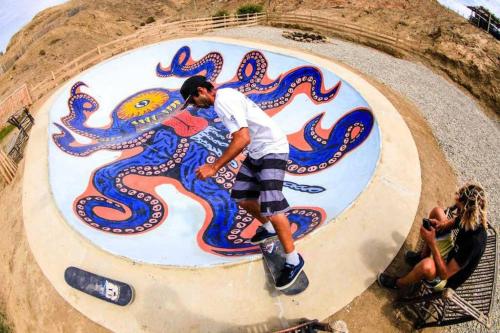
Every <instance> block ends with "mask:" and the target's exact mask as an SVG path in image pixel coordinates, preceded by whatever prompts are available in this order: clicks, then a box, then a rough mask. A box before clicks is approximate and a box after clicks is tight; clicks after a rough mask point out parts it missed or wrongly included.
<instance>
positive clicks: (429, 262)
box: [420, 258, 436, 280]
mask: <svg viewBox="0 0 500 333" xmlns="http://www.w3.org/2000/svg"><path fill="white" fill-rule="evenodd" d="M420 269H421V270H422V273H423V275H424V277H425V278H426V279H428V280H432V279H434V278H435V277H436V264H435V263H434V260H433V259H432V258H425V259H423V260H422V261H421V262H420Z"/></svg>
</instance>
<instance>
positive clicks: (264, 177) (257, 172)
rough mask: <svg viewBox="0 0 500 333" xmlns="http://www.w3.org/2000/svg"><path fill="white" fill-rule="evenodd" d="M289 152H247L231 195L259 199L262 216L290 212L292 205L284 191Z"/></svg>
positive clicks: (239, 198) (240, 199)
mask: <svg viewBox="0 0 500 333" xmlns="http://www.w3.org/2000/svg"><path fill="white" fill-rule="evenodd" d="M287 161H288V154H267V155H265V156H263V157H261V158H259V159H253V158H251V157H250V156H247V158H246V159H245V161H243V164H242V165H241V168H240V171H239V172H238V175H236V181H235V183H234V185H233V188H232V190H231V198H233V199H234V200H235V201H236V202H239V201H242V200H259V201H260V212H261V214H262V216H272V215H276V214H280V213H284V212H286V211H287V210H288V209H289V208H290V206H289V205H288V202H287V201H286V199H285V196H284V195H283V192H281V190H282V189H283V179H284V178H285V168H286V164H287Z"/></svg>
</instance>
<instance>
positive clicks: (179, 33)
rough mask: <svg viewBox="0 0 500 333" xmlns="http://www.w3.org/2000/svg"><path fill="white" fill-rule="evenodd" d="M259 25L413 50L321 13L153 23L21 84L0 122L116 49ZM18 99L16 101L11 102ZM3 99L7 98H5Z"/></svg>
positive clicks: (1, 113)
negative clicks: (309, 30)
mask: <svg viewBox="0 0 500 333" xmlns="http://www.w3.org/2000/svg"><path fill="white" fill-rule="evenodd" d="M258 24H262V25H284V26H290V27H297V28H304V27H306V28H309V29H314V30H316V31H320V32H323V33H325V34H327V35H332V34H333V35H340V36H345V37H346V38H347V37H351V39H352V37H356V38H363V39H366V40H367V41H370V42H372V43H378V44H382V45H385V46H388V47H390V48H392V49H396V50H398V51H400V52H405V53H408V52H415V51H416V49H415V45H416V43H415V42H414V41H412V40H408V39H404V40H403V39H401V38H399V36H398V35H397V34H388V33H384V32H381V31H376V30H374V29H369V28H366V27H362V26H358V25H355V24H352V23H349V22H346V21H339V20H332V19H331V18H328V17H324V16H321V15H295V14H284V13H280V14H277V13H261V14H251V15H248V14H247V15H239V16H224V17H205V18H198V19H192V20H182V21H177V22H171V23H166V24H156V25H151V26H147V27H144V28H141V29H140V30H138V31H137V32H135V33H134V34H131V35H128V36H125V37H123V38H120V39H117V40H114V41H112V42H109V43H106V44H102V45H99V46H97V47H96V48H94V49H91V50H89V51H88V52H86V53H84V54H82V55H80V56H79V57H77V58H75V59H73V60H72V61H71V62H69V63H67V64H65V65H64V66H62V67H60V68H59V69H57V70H54V71H51V73H50V75H49V76H48V77H46V78H45V79H43V80H41V81H39V82H38V83H37V84H36V85H35V86H32V87H31V88H30V89H28V88H27V87H26V86H23V87H21V88H20V89H18V90H17V91H16V92H14V93H13V94H11V95H10V96H9V97H7V98H6V99H4V101H2V102H1V103H0V126H1V125H2V124H4V123H5V121H4V120H3V118H5V119H6V117H7V118H8V117H9V116H10V115H11V114H13V113H14V112H15V111H16V110H12V108H11V107H8V108H7V107H5V105H4V104H5V103H8V104H9V105H15V106H16V107H17V109H19V108H21V107H23V106H25V105H29V104H31V103H32V102H35V101H37V100H38V99H40V98H41V97H42V96H44V95H45V94H46V93H47V92H49V91H51V90H52V89H54V88H55V87H57V86H58V85H59V84H61V83H62V82H64V81H67V80H68V79H69V78H71V77H73V76H75V75H76V74H78V73H80V72H81V71H83V70H85V69H87V68H89V67H91V66H93V65H95V64H98V63H100V62H101V61H103V60H105V59H108V58H110V57H112V56H114V55H117V54H119V53H122V52H125V51H128V50H131V49H134V48H137V47H140V46H143V45H147V44H151V43H155V42H159V41H162V40H168V39H172V38H177V37H185V36H193V35H196V34H199V33H201V32H207V31H211V30H215V29H222V28H229V27H236V26H239V27H243V26H255V25H258ZM22 89H24V90H25V91H26V92H27V95H28V96H29V100H28V99H26V98H25V97H23V96H25V95H23V94H24V90H23V94H21V93H20V91H21V90H22ZM16 99H17V100H18V102H17V103H14V102H12V101H13V100H16ZM5 101H7V102H5Z"/></svg>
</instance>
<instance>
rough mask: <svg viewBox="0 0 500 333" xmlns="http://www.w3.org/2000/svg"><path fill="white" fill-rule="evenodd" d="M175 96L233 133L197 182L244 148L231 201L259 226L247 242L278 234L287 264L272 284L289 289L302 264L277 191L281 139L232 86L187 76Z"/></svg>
mask: <svg viewBox="0 0 500 333" xmlns="http://www.w3.org/2000/svg"><path fill="white" fill-rule="evenodd" d="M180 92H181V95H182V97H183V98H184V99H185V103H184V106H183V108H185V107H187V106H188V105H194V106H195V107H199V108H210V107H211V106H213V107H214V110H215V112H216V113H217V115H218V116H219V118H220V119H221V120H222V122H223V123H224V125H225V126H226V128H227V129H228V130H229V132H230V133H231V135H232V140H231V143H230V144H229V146H228V148H227V149H226V151H224V153H223V154H222V155H221V156H220V157H219V159H217V160H216V161H215V162H214V163H211V164H204V165H202V166H201V167H199V168H198V169H197V170H196V176H197V177H198V178H199V179H202V180H205V179H207V178H209V177H212V176H214V175H215V174H216V173H217V171H218V170H219V169H220V168H222V167H223V166H224V165H226V163H228V162H230V161H231V160H233V159H234V158H235V157H236V156H238V155H239V154H240V153H241V152H242V151H243V149H245V148H247V150H248V156H247V157H246V159H245V161H244V162H243V164H242V165H241V168H240V170H239V172H238V175H237V176H236V181H235V183H234V186H233V188H232V191H231V197H232V198H233V199H234V200H235V201H236V202H238V204H239V205H240V206H241V207H243V208H244V209H245V210H246V211H247V212H248V213H249V214H251V215H252V216H253V217H254V218H255V219H257V220H258V221H260V222H261V223H262V226H260V227H259V228H258V229H257V232H256V234H255V235H254V236H253V237H252V238H251V240H250V242H251V243H252V244H259V243H262V242H264V241H265V240H266V239H269V238H272V237H276V236H278V238H279V240H280V242H281V244H282V245H283V248H284V250H285V253H286V263H285V266H284V267H283V269H282V271H281V273H280V276H279V278H278V279H277V280H276V288H277V289H280V290H282V289H286V288H288V287H289V286H291V285H292V284H293V283H294V282H295V280H296V279H297V277H298V276H299V274H300V272H301V271H302V269H303V267H304V260H303V258H302V256H301V255H300V254H298V253H297V251H296V250H295V246H294V243H293V238H292V232H291V228H290V222H289V221H288V218H287V217H286V216H285V212H286V211H287V210H288V209H289V205H288V202H287V200H286V199H285V197H284V196H283V193H282V188H283V179H284V177H285V168H286V165H287V161H288V153H289V146H288V140H287V138H286V135H285V134H284V133H283V132H282V131H281V130H280V129H279V128H278V126H277V125H276V124H275V123H274V122H273V120H272V119H271V117H269V116H268V115H267V114H266V113H265V112H264V111H262V109H261V108H260V107H259V106H257V105H256V104H255V103H254V102H252V101H251V100H250V99H248V98H247V97H246V96H245V95H243V94H242V93H240V92H239V91H237V90H234V89H231V88H223V89H215V88H214V86H213V85H212V84H211V83H210V82H208V81H206V78H205V77H204V76H200V75H196V76H192V77H190V78H189V79H187V80H186V81H184V83H183V85H182V87H181V91H180Z"/></svg>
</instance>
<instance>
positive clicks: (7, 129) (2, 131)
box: [0, 124, 14, 320]
mask: <svg viewBox="0 0 500 333" xmlns="http://www.w3.org/2000/svg"><path fill="white" fill-rule="evenodd" d="M13 129H14V125H11V124H8V125H6V126H4V127H3V128H1V129H0V141H2V140H3V138H5V137H6V136H7V135H8V134H9V133H10V132H12V130H13ZM0 320H1V317H0Z"/></svg>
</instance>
